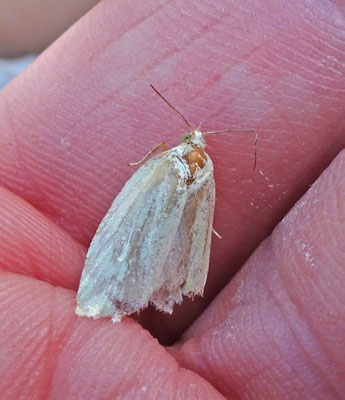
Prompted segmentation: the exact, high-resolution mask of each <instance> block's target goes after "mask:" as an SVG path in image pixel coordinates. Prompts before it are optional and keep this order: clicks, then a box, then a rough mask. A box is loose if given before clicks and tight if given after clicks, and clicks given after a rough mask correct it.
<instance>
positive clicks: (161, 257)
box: [76, 86, 244, 322]
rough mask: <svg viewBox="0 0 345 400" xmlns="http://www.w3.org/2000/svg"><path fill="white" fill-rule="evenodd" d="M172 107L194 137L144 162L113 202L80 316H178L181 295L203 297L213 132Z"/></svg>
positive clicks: (90, 261) (89, 261) (88, 265)
mask: <svg viewBox="0 0 345 400" xmlns="http://www.w3.org/2000/svg"><path fill="white" fill-rule="evenodd" d="M152 88H153V89H154V90H155V91H156V92H157V93H158V94H159V95H160V96H161V97H162V98H163V100H164V101H165V102H166V103H167V104H168V105H169V106H170V107H172V106H171V104H170V103H169V102H168V101H167V100H166V99H165V98H164V97H163V96H162V95H161V94H160V93H159V92H158V91H157V90H156V89H155V88H154V87H153V86H152ZM172 108H173V109H174V110H175V111H176V112H177V113H178V114H179V115H181V116H182V118H183V119H184V121H185V122H186V123H187V125H188V126H189V127H190V129H191V132H190V133H188V134H185V135H184V136H183V141H182V143H181V144H180V145H179V146H177V147H174V148H172V149H170V150H165V151H163V152H162V153H160V154H158V155H156V156H154V157H152V158H151V159H149V160H148V161H146V162H145V163H144V164H143V165H142V166H141V167H140V168H139V169H138V170H137V171H136V172H135V173H134V174H133V175H132V177H131V178H130V179H129V180H128V181H127V183H126V184H125V186H124V187H123V189H122V190H121V192H120V193H119V194H118V196H117V197H116V198H115V200H114V202H113V203H112V205H111V207H110V209H109V211H108V212H107V214H106V215H105V217H104V218H103V220H102V222H101V223H100V225H99V227H98V229H97V231H96V234H95V236H94V238H93V240H92V242H91V245H90V248H89V250H88V253H87V256H86V261H85V266H84V269H83V272H82V276H81V280H80V285H79V290H78V293H77V308H76V314H77V315H79V316H87V317H93V318H99V317H111V318H112V321H114V322H116V321H120V320H121V318H122V317H123V316H125V315H130V314H132V313H134V312H139V311H140V310H142V309H143V308H146V307H147V306H148V305H149V304H152V305H154V306H155V308H156V309H158V310H161V311H164V312H166V313H172V311H173V307H174V305H175V304H179V303H181V302H182V296H183V295H184V296H188V297H194V296H196V295H202V294H203V291H204V286H205V282H206V278H207V273H208V267H209V258H210V246H211V235H212V223H213V213H214V205H215V183H214V178H213V164H212V161H211V159H210V157H209V156H208V154H207V153H206V152H205V150H204V149H205V138H204V136H205V134H207V133H211V132H206V133H202V132H201V131H200V130H198V129H197V130H194V129H193V128H192V127H191V125H190V124H189V123H188V121H187V120H186V119H185V118H184V116H183V115H182V114H181V113H180V112H179V111H178V110H176V109H175V108H174V107H172ZM226 131H227V132H229V131H230V130H226ZM233 132H244V131H243V130H237V131H233ZM212 133H213V132H212ZM160 145H163V146H164V144H163V143H162V144H160ZM160 145H158V146H156V148H155V150H156V149H157V148H158V147H159V146H160ZM151 153H152V151H151V152H149V154H151ZM145 159H146V157H145Z"/></svg>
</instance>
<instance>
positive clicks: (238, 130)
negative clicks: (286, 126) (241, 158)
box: [203, 129, 258, 171]
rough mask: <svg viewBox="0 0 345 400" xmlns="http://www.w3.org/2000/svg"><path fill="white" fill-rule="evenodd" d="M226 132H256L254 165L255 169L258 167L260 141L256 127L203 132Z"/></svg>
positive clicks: (205, 133)
mask: <svg viewBox="0 0 345 400" xmlns="http://www.w3.org/2000/svg"><path fill="white" fill-rule="evenodd" d="M226 132H255V138H254V166H253V171H255V168H256V162H257V149H256V147H257V146H256V145H257V143H258V133H257V132H256V131H255V130H254V129H222V130H220V131H207V132H203V134H204V135H208V134H211V133H226Z"/></svg>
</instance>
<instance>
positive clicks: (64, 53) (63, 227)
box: [0, 0, 345, 399]
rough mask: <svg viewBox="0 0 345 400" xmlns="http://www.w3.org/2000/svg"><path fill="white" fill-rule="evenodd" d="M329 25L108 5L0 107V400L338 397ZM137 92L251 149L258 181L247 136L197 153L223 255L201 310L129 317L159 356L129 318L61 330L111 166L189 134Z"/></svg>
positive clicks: (311, 19)
mask: <svg viewBox="0 0 345 400" xmlns="http://www.w3.org/2000/svg"><path fill="white" fill-rule="evenodd" d="M343 10H344V6H343V5H342V3H340V2H328V1H327V2H325V1H313V2H306V1H302V2H301V1H294V2H293V3H292V4H291V2H290V3H289V7H288V8H287V7H286V2H282V1H278V0H276V1H271V2H269V3H267V5H266V3H263V2H250V3H246V4H244V3H243V2H241V1H231V2H225V1H210V2H202V3H201V4H200V2H193V1H188V2H177V1H159V2H156V1H148V2H140V1H130V2H121V3H120V2H116V1H110V0H106V1H103V2H101V3H100V4H98V5H97V6H96V7H95V8H94V9H92V10H91V11H90V12H89V13H88V14H87V15H86V16H85V17H83V18H82V19H81V20H80V21H79V22H78V23H77V24H75V25H74V26H73V27H72V28H71V29H69V30H68V31H67V32H66V33H65V34H64V35H63V36H62V37H60V38H59V39H58V40H57V41H56V42H55V43H54V44H53V45H52V46H51V47H50V48H48V49H47V50H46V51H45V52H44V53H43V54H42V55H41V56H40V57H39V59H38V60H37V61H36V62H35V63H34V64H33V65H32V66H31V67H30V68H28V69H27V70H26V71H24V73H22V74H21V75H20V76H19V77H18V78H16V79H15V80H14V81H12V82H11V83H10V84H9V85H8V86H7V87H6V88H5V89H3V90H2V91H1V92H0V126H1V130H0V141H1V143H0V182H1V185H2V189H1V192H0V195H1V208H2V212H0V235H1V238H2V244H1V246H0V262H1V267H2V269H3V270H2V272H1V274H0V285H1V290H0V297H1V301H0V318H1V324H0V338H1V339H0V351H1V353H0V354H1V358H0V359H1V362H0V376H1V378H0V390H1V393H2V398H4V399H13V398H24V399H26V398H28V399H31V398H38V399H41V398H42V399H47V398H48V399H61V398H64V399H69V398H71V399H74V398H86V399H87V398H93V399H108V398H147V399H152V398H155V397H162V393H164V398H174V399H175V398H178V399H185V398H188V399H190V398H191V399H193V398H197V399H199V398H201V399H203V398H205V399H217V398H224V397H226V398H272V399H277V398H279V399H290V398H296V399H298V398H301V399H305V398H316V399H318V398H320V399H325V398H327V399H341V398H343V397H344V395H345V387H344V384H343V382H344V375H345V365H344V361H343V357H342V354H343V353H344V347H345V346H344V339H343V337H344V320H345V315H344V309H345V307H344V298H345V293H344V291H345V289H344V285H342V284H341V283H342V282H343V281H344V274H345V273H344V255H345V254H344V253H345V249H344V243H345V240H344V239H345V238H344V236H345V234H344V218H345V217H344V215H345V210H344V205H343V199H344V195H345V186H344V182H343V181H344V180H343V179H342V177H343V176H344V173H345V171H344V170H345V160H344V158H345V157H344V152H342V153H341V152H340V151H341V150H342V149H343V147H344V143H345V135H344V130H345V129H344V128H345V114H344V107H343V104H344V101H345V83H344V82H345V80H344V65H345V53H344V50H345V49H344V38H345V31H344V28H343V27H344V12H343ZM119 15H121V17H122V18H118V16H119ZM83 49H85V51H84V50H83ZM149 83H152V84H154V85H155V86H156V87H157V88H158V89H159V90H160V92H161V93H163V94H164V96H165V97H167V98H168V99H169V101H170V102H171V103H172V104H174V105H175V106H176V107H177V108H178V109H180V110H182V111H183V113H184V115H185V116H186V117H187V118H188V120H189V121H191V122H193V124H194V125H195V126H197V125H198V123H199V122H200V121H202V122H203V125H202V127H203V129H204V130H214V129H225V128H234V129H236V128H254V129H256V130H257V131H258V133H259V141H258V148H257V150H258V164H257V168H256V170H255V171H254V172H253V171H252V167H253V142H254V138H253V136H252V135H251V134H237V135H232V136H230V135H225V134H224V135H220V134H219V135H214V136H212V135H210V136H209V137H207V143H208V145H209V146H210V147H209V148H207V149H206V151H207V152H208V153H209V155H210V156H211V158H212V160H213V162H214V165H215V180H216V190H217V198H216V210H215V224H214V226H215V229H216V230H217V232H219V233H220V234H221V235H222V237H223V239H222V240H219V239H217V238H213V245H212V255H211V264H210V273H209V279H208V282H207V287H206V290H205V296H204V298H202V299H195V300H194V302H191V301H188V300H185V301H184V303H183V305H182V306H179V307H176V310H175V312H174V314H173V315H172V316H165V315H163V314H160V313H156V312H154V311H152V310H148V311H145V312H143V313H142V314H141V316H140V318H141V322H142V324H143V325H144V326H145V327H146V328H149V330H150V331H151V333H153V334H154V336H156V337H158V338H159V339H160V341H161V343H173V342H174V341H175V340H176V339H178V337H179V335H181V334H182V335H183V336H182V338H181V339H180V340H178V341H177V342H176V343H175V345H174V346H173V347H170V348H169V352H167V351H166V350H165V349H164V348H163V347H162V346H161V345H160V344H159V343H158V342H157V341H156V340H155V339H153V338H152V337H151V336H150V334H149V333H148V332H147V331H146V330H145V329H143V328H142V327H141V326H140V325H139V324H137V323H135V322H134V321H133V320H131V319H130V318H126V319H124V321H123V323H121V324H118V325H112V324H111V323H109V322H108V321H107V320H98V321H94V320H89V319H86V318H77V317H76V316H75V315H74V307H75V303H74V296H75V292H74V290H76V288H77V283H78V276H77V275H78V272H77V271H78V270H79V274H80V272H81V269H82V266H83V254H84V252H85V250H86V248H87V246H88V244H89V242H90V239H91V238H92V235H93V234H94V232H95V230H96V228H97V226H98V224H99V222H100V220H101V218H102V217H103V216H104V214H105V213H106V211H107V209H108V207H109V205H110V204H111V202H112V200H113V198H114V197H115V196H116V194H117V193H118V192H119V190H120V189H121V187H122V186H123V184H124V183H125V182H126V180H127V179H128V178H129V177H130V175H131V174H132V173H133V169H131V168H130V167H128V166H127V163H128V162H131V161H136V160H138V159H140V158H141V157H142V156H143V155H144V154H146V153H147V151H148V150H149V149H150V148H152V147H154V145H156V144H157V143H159V142H161V141H163V140H164V141H166V142H167V143H168V145H170V146H175V145H177V144H179V142H180V137H181V135H182V133H183V132H185V131H187V129H186V127H185V126H184V125H183V122H182V121H181V120H180V118H179V116H178V115H176V114H175V113H174V112H173V111H172V110H170V109H169V108H168V107H167V106H166V105H165V104H164V103H163V102H162V100H161V99H159V98H158V96H157V95H155V94H154V93H153V92H152V90H151V89H150V88H149ZM320 174H322V175H321V177H320V178H319V180H318V181H317V182H316V184H315V185H314V186H313V187H312V188H311V189H310V190H309V191H308V192H307V190H308V188H309V187H310V185H311V184H312V183H313V182H314V181H315V179H316V178H317V177H318V176H319V175H320ZM306 192H307V194H306V195H305V197H303V198H302V200H301V201H300V202H299V203H297V204H296V205H295V207H294V208H292V207H293V206H294V204H295V203H296V201H297V200H298V199H299V198H300V197H301V196H302V195H303V194H304V193H306ZM291 208H292V210H291V211H290V212H289V210H290V209H291ZM286 214H287V216H286V217H285V219H284V220H283V221H282V222H281V223H280V224H278V223H279V221H280V220H281V219H282V217H283V216H284V215H286ZM277 224H278V225H277ZM272 231H273V233H272ZM271 233H272V235H271V236H269V235H270V234H271ZM3 238H5V239H4V240H3ZM261 242H263V243H261ZM260 243H261V245H260V246H259V247H258V249H257V250H256V251H255V252H254V254H253V255H252V256H251V258H250V259H249V260H248V262H247V263H245V264H244V261H245V260H246V259H247V258H248V257H249V256H250V255H251V254H252V253H253V251H254V250H255V248H256V247H257V246H258V245H259V244H260ZM33 249H34V250H33ZM19 253H20V255H19ZM240 267H241V270H240V271H239V273H238V274H237V275H236V276H235V278H233V279H231V278H232V276H233V274H234V273H235V272H236V270H238V269H239V268H240ZM23 275H27V276H23ZM47 282H49V283H47ZM225 286H226V287H225ZM224 287H225V289H224V290H223V291H222V292H221V293H220V294H218V293H219V291H220V290H221V289H223V288H224ZM217 294H218V295H217ZM212 299H214V300H213V302H212V304H211V305H210V306H209V303H210V301H211V300H212ZM197 317H198V320H197V321H196V322H194V323H193V324H192V322H193V320H194V319H196V318H197ZM191 324H192V325H191ZM190 325H191V326H190ZM188 326H190V328H189V329H188V330H186V328H187V327H188ZM169 353H170V354H169ZM173 356H174V357H175V358H176V360H175V359H174V358H173ZM28 383H29V384H28Z"/></svg>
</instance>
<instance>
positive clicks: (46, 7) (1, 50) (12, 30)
mask: <svg viewBox="0 0 345 400" xmlns="http://www.w3.org/2000/svg"><path fill="white" fill-rule="evenodd" d="M98 1H99V0H73V1H70V0H59V1H56V0H55V1H53V0H30V1H27V0H0V89H1V88H2V87H3V86H5V85H6V83H7V82H9V81H10V80H11V79H12V78H13V77H14V76H16V75H17V74H18V73H20V71H22V70H23V69H24V68H25V67H26V66H27V65H28V64H29V63H31V62H32V61H33V60H34V59H35V57H36V56H37V54H39V53H40V52H41V51H42V50H44V49H45V48H46V47H47V46H49V44H50V43H51V42H53V41H54V40H55V39H56V38H58V37H59V36H60V35H61V34H62V33H63V32H64V31H65V30H67V29H68V27H69V26H70V25H72V24H73V23H74V22H75V21H76V20H78V19H79V18H80V17H81V16H82V15H84V14H85V13H86V12H87V11H88V10H89V9H90V8H92V7H93V6H94V5H95V4H96V3H98Z"/></svg>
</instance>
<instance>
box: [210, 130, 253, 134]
mask: <svg viewBox="0 0 345 400" xmlns="http://www.w3.org/2000/svg"><path fill="white" fill-rule="evenodd" d="M225 132H256V131H255V130H254V129H222V130H220V131H207V132H203V134H204V135H208V134H210V133H225Z"/></svg>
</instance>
